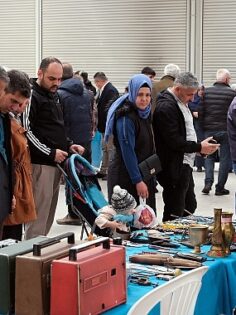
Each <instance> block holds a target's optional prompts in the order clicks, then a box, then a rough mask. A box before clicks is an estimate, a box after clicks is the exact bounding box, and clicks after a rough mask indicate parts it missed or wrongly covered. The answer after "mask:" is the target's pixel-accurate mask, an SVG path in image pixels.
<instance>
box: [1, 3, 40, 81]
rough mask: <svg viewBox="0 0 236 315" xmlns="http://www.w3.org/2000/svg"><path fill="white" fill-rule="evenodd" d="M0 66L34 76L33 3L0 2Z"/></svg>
mask: <svg viewBox="0 0 236 315" xmlns="http://www.w3.org/2000/svg"><path fill="white" fill-rule="evenodd" d="M0 15H1V16H0V43H1V44H0V64H1V65H5V66H7V67H9V68H17V69H20V70H23V71H25V72H27V73H28V74H29V75H30V76H35V64H36V48H35V47H36V46H35V44H36V43H35V41H36V39H35V32H36V30H35V24H36V23H35V1H32V0H14V1H3V0H1V1H0Z"/></svg>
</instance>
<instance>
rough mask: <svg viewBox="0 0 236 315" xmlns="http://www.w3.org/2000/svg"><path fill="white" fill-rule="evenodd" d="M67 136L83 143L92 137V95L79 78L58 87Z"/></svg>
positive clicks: (68, 80) (64, 82)
mask: <svg viewBox="0 0 236 315" xmlns="http://www.w3.org/2000/svg"><path fill="white" fill-rule="evenodd" d="M58 93H59V96H60V101H61V104H62V107H63V114H64V121H65V127H66V131H67V136H68V137H69V138H70V139H71V140H73V142H74V143H76V144H81V145H83V144H84V143H87V142H89V141H91V138H92V126H93V125H92V97H91V95H90V94H89V92H88V91H87V89H86V88H85V87H84V86H83V83H82V82H81V81H80V80H79V79H77V78H72V79H67V80H65V81H63V82H62V84H61V85H60V87H59V89H58Z"/></svg>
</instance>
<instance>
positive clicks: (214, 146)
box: [200, 137, 220, 155]
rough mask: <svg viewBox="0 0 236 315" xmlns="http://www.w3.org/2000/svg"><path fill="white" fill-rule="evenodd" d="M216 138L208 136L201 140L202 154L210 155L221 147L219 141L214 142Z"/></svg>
mask: <svg viewBox="0 0 236 315" xmlns="http://www.w3.org/2000/svg"><path fill="white" fill-rule="evenodd" d="M214 141H215V140H214V139H213V137H208V138H206V139H205V140H203V141H202V142H201V151H200V153H201V154H205V155H210V154H213V153H214V152H215V151H216V150H218V148H219V147H220V145H219V144H218V143H216V141H215V143H212V142H214Z"/></svg>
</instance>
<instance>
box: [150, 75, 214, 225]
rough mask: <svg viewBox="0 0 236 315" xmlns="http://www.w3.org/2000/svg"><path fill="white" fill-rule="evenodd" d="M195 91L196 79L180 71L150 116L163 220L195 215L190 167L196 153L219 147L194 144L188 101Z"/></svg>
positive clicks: (207, 141) (161, 95)
mask: <svg viewBox="0 0 236 315" xmlns="http://www.w3.org/2000/svg"><path fill="white" fill-rule="evenodd" d="M197 88H198V81H197V79H196V78H195V77H194V76H193V75H192V74H191V73H190V72H183V73H181V74H179V76H178V77H177V78H176V79H175V82H174V86H173V87H172V88H168V89H167V90H166V91H164V92H163V93H161V94H160V95H159V97H158V100H157V107H156V109H155V111H154V116H153V131H154V138H155V144H156V150H157V154H158V155H159V157H160V160H161V164H162V171H161V172H160V173H159V174H158V181H159V183H160V184H161V186H162V187H163V200H164V204H165V206H164V215H163V221H167V220H173V219H174V218H175V217H176V216H177V217H182V216H184V215H186V214H187V213H186V212H185V211H184V210H185V209H186V210H187V211H188V212H190V213H194V211H195V209H196V207H197V201H196V196H195V193H194V181H193V176H192V168H193V164H194V159H195V152H198V153H201V154H205V155H208V154H212V153H213V152H215V151H216V150H217V148H218V147H219V145H218V144H211V143H209V140H211V138H208V139H205V140H204V141H202V142H201V143H197V137H196V133H195V130H194V126H193V118H192V114H191V112H190V110H189V108H188V102H189V101H192V100H193V97H194V94H195V93H196V91H197Z"/></svg>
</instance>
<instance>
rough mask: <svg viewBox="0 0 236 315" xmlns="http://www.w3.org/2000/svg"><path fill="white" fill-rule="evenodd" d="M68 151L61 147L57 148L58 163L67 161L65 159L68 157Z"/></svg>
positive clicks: (56, 159) (56, 160)
mask: <svg viewBox="0 0 236 315" xmlns="http://www.w3.org/2000/svg"><path fill="white" fill-rule="evenodd" d="M67 156H68V153H67V152H65V151H62V150H60V149H56V154H55V158H54V161H55V162H56V163H61V162H63V161H65V159H66V158H67Z"/></svg>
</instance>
